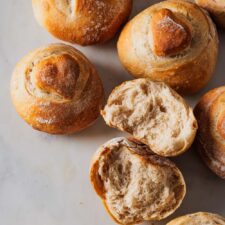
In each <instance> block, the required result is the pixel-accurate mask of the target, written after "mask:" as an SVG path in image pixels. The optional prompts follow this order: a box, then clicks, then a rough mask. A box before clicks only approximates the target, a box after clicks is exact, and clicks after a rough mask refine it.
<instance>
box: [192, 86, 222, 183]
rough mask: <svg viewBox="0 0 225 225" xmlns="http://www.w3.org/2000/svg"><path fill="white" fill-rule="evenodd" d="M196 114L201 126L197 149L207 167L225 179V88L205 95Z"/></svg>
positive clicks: (197, 107) (196, 109)
mask: <svg viewBox="0 0 225 225" xmlns="http://www.w3.org/2000/svg"><path fill="white" fill-rule="evenodd" d="M194 113H195V116H196V118H197V121H198V124H199V130H198V132H197V138H196V147H197V148H198V150H199V152H200V154H201V156H202V159H203V160H204V161H205V163H206V164H207V166H208V167H209V168H210V169H211V170H212V171H213V172H214V173H216V174H217V175H218V176H220V177H221V178H223V179H225V86H222V87H219V88H216V89H213V90H211V91H209V92H208V93H207V94H205V95H204V96H203V97H202V98H201V99H200V101H199V103H198V104H197V106H196V107H195V110H194Z"/></svg>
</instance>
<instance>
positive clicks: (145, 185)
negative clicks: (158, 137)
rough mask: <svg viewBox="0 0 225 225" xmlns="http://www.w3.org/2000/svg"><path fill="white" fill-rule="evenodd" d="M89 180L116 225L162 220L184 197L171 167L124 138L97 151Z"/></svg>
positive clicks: (178, 176)
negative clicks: (117, 224)
mask: <svg viewBox="0 0 225 225" xmlns="http://www.w3.org/2000/svg"><path fill="white" fill-rule="evenodd" d="M90 179H91V182H92V185H93V187H94V189H95V191H96V192H97V194H98V195H99V196H100V198H101V199H102V200H103V203H104V205H105V207H106V209H107V211H108V212H109V214H110V215H111V216H112V218H113V219H114V220H115V221H116V222H117V223H119V224H137V223H140V222H143V221H145V220H161V219H163V218H166V217H167V216H169V215H171V214H172V213H173V212H174V211H175V210H176V209H177V208H178V207H179V206H180V204H181V203H182V201H183V198H184V196H185V193H186V185H185V182H184V178H183V176H182V174H181V172H180V171H179V169H178V168H177V167H176V165H175V164H174V163H172V162H171V161H170V160H168V159H166V158H163V157H160V156H157V155H155V154H153V153H152V151H151V150H150V149H149V148H148V147H147V146H146V145H144V144H142V143H140V142H137V141H135V140H133V139H127V138H115V139H113V140H111V141H109V142H107V143H106V144H104V145H103V146H101V147H100V148H99V150H98V151H97V152H96V155H95V156H94V159H93V161H92V164H91V168H90Z"/></svg>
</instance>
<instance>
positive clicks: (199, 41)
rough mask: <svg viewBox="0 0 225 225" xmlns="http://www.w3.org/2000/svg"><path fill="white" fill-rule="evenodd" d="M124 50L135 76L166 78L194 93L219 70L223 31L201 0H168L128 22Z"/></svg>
mask: <svg viewBox="0 0 225 225" xmlns="http://www.w3.org/2000/svg"><path fill="white" fill-rule="evenodd" d="M118 54H119V58H120V60H121V62H122V64H123V65H124V67H125V68H126V69H127V70H128V71H129V72H130V73H131V74H132V75H133V76H134V77H136V78H140V77H147V78H150V79H152V80H154V81H163V82H165V83H167V84H168V85H169V86H171V87H172V88H173V89H175V90H176V91H178V92H179V93H181V94H193V93H195V92H197V91H199V90H200V89H201V88H203V87H204V86H205V85H206V84H207V83H208V82H209V80H210V78H211V76H212V74H213V72H214V69H215V65H216V61H217V55H218V34H217V31H216V29H215V26H214V24H213V22H212V20H211V19H210V17H209V16H208V14H207V13H206V12H205V11H204V10H203V9H201V8H200V7H199V6H197V5H196V4H194V3H191V2H188V1H180V0H171V1H162V2H160V3H158V4H155V5H152V6H151V7H149V8H147V9H146V10H144V11H143V12H141V13H140V14H139V15H137V16H136V17H135V18H134V19H132V20H131V21H130V22H129V23H128V24H127V25H126V26H125V28H124V29H123V31H122V33H121V35H120V37H119V41H118Z"/></svg>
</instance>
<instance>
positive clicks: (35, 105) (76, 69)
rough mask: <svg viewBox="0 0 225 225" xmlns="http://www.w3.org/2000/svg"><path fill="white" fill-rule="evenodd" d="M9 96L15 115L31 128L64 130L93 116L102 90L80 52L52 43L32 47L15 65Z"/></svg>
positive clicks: (52, 131)
mask: <svg viewBox="0 0 225 225" xmlns="http://www.w3.org/2000/svg"><path fill="white" fill-rule="evenodd" d="M11 96H12V101H13V104H14V106H15V108H16V110H17V112H18V113H19V115H20V116H21V117H22V118H23V119H24V120H25V121H26V122H27V123H28V124H29V125H31V126H32V127H33V128H34V129H37V130H40V131H43V132H47V133H50V134H68V133H73V132H76V131H80V130H82V129H84V128H86V127H88V126H90V125H91V124H92V123H93V122H94V121H95V120H96V119H97V117H98V116H99V113H100V109H101V108H102V104H103V100H104V90H103V86H102V82H101V80H100V78H99V76H98V75H97V72H96V70H95V68H94V66H93V65H92V64H91V63H90V62H89V60H88V59H87V58H86V57H85V56H84V55H83V54H82V53H81V52H79V51H78V50H76V49H75V48H73V47H71V46H68V45H64V44H52V45H49V46H46V47H43V48H39V49H36V50H34V51H32V52H31V53H29V54H28V55H27V56H25V57H24V58H23V59H22V60H21V61H20V62H19V63H18V64H17V65H16V68H15V70H14V72H13V76H12V79H11Z"/></svg>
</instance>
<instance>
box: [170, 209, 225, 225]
mask: <svg viewBox="0 0 225 225" xmlns="http://www.w3.org/2000/svg"><path fill="white" fill-rule="evenodd" d="M205 224H208V225H225V218H223V217H222V216H220V215H217V214H213V213H208V212H198V213H194V214H189V215H185V216H181V217H179V218H176V219H174V220H172V221H171V222H169V223H167V225H205Z"/></svg>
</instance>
